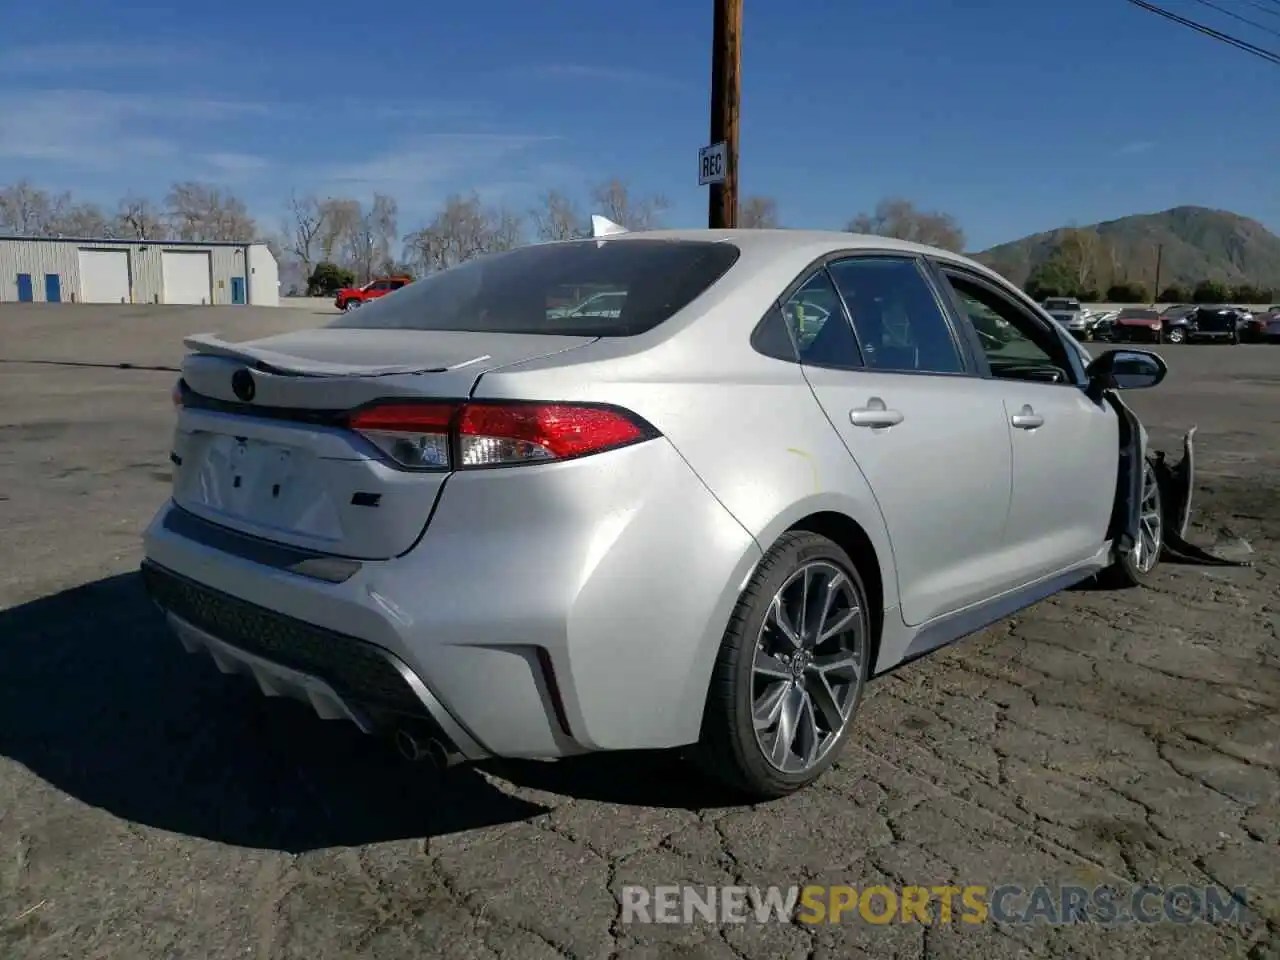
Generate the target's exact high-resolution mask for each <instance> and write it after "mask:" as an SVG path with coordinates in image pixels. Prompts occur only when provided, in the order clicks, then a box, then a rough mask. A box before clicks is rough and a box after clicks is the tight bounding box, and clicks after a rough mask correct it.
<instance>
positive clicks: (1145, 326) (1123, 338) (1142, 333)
mask: <svg viewBox="0 0 1280 960" xmlns="http://www.w3.org/2000/svg"><path fill="white" fill-rule="evenodd" d="M1110 339H1112V340H1114V341H1117V342H1119V343H1160V342H1161V341H1162V340H1164V321H1163V320H1161V318H1160V314H1159V313H1158V312H1156V311H1155V310H1148V309H1145V308H1143V307H1125V308H1124V309H1123V310H1121V311H1120V312H1119V313H1118V314H1117V315H1116V319H1115V323H1114V324H1113V325H1112V328H1111V331H1110Z"/></svg>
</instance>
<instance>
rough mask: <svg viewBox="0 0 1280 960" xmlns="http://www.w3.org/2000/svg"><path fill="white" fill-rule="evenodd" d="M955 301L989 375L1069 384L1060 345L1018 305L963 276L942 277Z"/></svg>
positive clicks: (950, 274)
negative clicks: (970, 326) (974, 336)
mask: <svg viewBox="0 0 1280 960" xmlns="http://www.w3.org/2000/svg"><path fill="white" fill-rule="evenodd" d="M945 276H946V278H947V282H948V283H950V284H951V289H952V290H954V291H955V294H956V299H958V300H959V301H960V306H961V308H962V309H963V310H964V312H965V315H966V316H967V317H968V319H969V322H970V323H971V324H973V327H974V329H975V330H976V331H977V333H978V340H979V341H980V342H981V343H982V350H983V353H985V354H986V356H987V363H988V364H989V365H990V367H991V374H992V376H995V377H1001V378H1004V379H1010V380H1027V379H1034V380H1046V381H1049V382H1059V383H1062V382H1069V381H1070V379H1071V378H1070V375H1069V372H1068V371H1069V369H1070V368H1069V366H1068V365H1067V363H1066V360H1065V357H1063V356H1062V349H1061V344H1055V342H1054V339H1053V334H1052V333H1050V332H1048V331H1046V330H1043V329H1042V328H1041V327H1040V326H1039V324H1037V323H1036V322H1035V321H1034V320H1032V319H1031V318H1030V317H1029V316H1027V314H1026V313H1024V312H1023V311H1022V310H1021V309H1019V308H1018V306H1017V305H1016V304H1014V303H1011V302H1010V301H1008V300H1006V299H1005V298H1004V297H1002V296H1000V295H999V294H997V293H995V292H994V291H992V290H990V289H989V288H987V287H986V286H984V285H982V284H979V283H973V282H971V281H968V280H966V279H965V278H964V277H962V276H958V275H956V274H952V273H946V274H945Z"/></svg>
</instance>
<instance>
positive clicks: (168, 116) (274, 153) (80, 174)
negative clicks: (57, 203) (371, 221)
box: [0, 83, 559, 224]
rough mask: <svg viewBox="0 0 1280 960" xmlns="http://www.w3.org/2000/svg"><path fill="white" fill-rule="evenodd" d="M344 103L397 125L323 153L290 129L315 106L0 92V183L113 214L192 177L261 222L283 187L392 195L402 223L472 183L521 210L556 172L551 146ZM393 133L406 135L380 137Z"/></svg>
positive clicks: (414, 113) (413, 113)
mask: <svg viewBox="0 0 1280 960" xmlns="http://www.w3.org/2000/svg"><path fill="white" fill-rule="evenodd" d="M344 106H345V108H346V109H345V110H344V112H349V113H362V112H363V111H376V110H378V109H382V110H384V111H387V112H388V114H389V113H395V114H396V115H397V116H398V117H399V118H400V119H399V120H398V121H397V122H395V123H388V124H385V125H381V126H380V125H378V124H374V126H373V127H371V128H370V129H369V131H367V132H366V133H365V134H364V135H362V136H361V137H358V138H357V139H356V140H355V141H354V142H350V143H343V144H337V145H333V146H331V147H329V148H326V146H325V140H324V139H323V138H318V137H317V136H316V135H315V134H314V132H307V133H301V134H295V133H294V132H293V131H301V130H305V129H307V128H312V127H313V124H312V123H311V119H312V117H313V116H314V115H315V114H316V112H317V111H319V110H320V105H318V104H312V103H298V104H286V103H280V102H277V103H261V102H256V101H252V102H251V101H238V100H233V99H226V98H216V97H199V96H191V97H183V96H179V95H173V94H144V93H118V92H115V93H109V92H103V91H93V90H78V89H43V90H42V89H25V90H24V89H18V88H17V86H16V85H8V86H6V85H4V84H3V83H0V184H3V183H5V182H10V181H14V180H17V179H20V178H31V179H33V180H35V181H37V182H38V183H39V185H40V186H43V187H46V188H48V189H52V190H57V191H61V190H69V191H71V193H72V194H73V195H75V196H77V197H79V198H81V199H85V200H91V201H96V202H99V203H103V204H105V205H107V206H111V205H112V204H114V202H115V198H117V197H119V196H122V195H124V194H125V193H130V192H137V193H143V194H147V195H150V196H152V197H153V198H155V199H159V198H160V196H162V195H163V193H164V192H165V190H166V189H167V187H168V185H169V184H171V183H173V182H175V181H180V180H188V179H192V180H202V181H206V182H210V183H214V184H218V185H220V186H225V187H227V188H229V189H231V190H233V191H235V192H236V193H238V194H240V195H242V196H243V197H244V198H245V199H246V201H248V202H249V203H250V204H251V206H252V207H253V208H254V210H255V212H257V213H259V214H261V215H266V213H267V212H269V211H271V210H272V209H273V208H274V209H277V210H278V209H279V208H280V207H281V206H282V205H283V204H284V202H285V200H286V199H287V197H288V196H289V194H290V191H293V190H296V191H298V192H300V193H309V192H313V191H314V192H316V193H318V194H320V195H326V194H327V195H331V196H349V197H353V198H355V199H359V200H362V201H367V200H369V199H370V198H371V197H372V195H373V194H374V193H375V192H381V193H388V194H391V195H393V196H395V197H396V199H397V201H398V203H399V206H400V210H401V216H402V219H403V220H404V222H405V223H406V224H408V223H412V222H414V221H416V220H418V219H421V218H423V217H429V216H431V215H432V213H433V211H434V210H435V209H437V208H438V207H439V205H440V204H441V203H442V202H443V201H444V199H445V198H446V197H447V196H449V195H450V194H452V193H467V192H470V191H471V190H473V189H477V190H478V189H480V188H481V187H483V188H484V194H485V197H486V200H487V201H488V202H499V199H502V200H509V201H510V202H511V203H512V204H513V205H515V206H519V205H520V204H521V203H522V202H523V199H524V196H525V195H529V196H532V195H534V194H536V193H537V192H538V191H539V190H541V189H545V188H546V187H547V186H554V185H555V183H553V182H552V180H554V179H555V178H554V174H555V173H556V172H557V171H558V169H559V168H557V167H556V166H555V164H554V162H553V161H554V159H555V158H554V156H552V157H548V156H547V151H546V149H545V148H546V147H547V146H548V145H552V144H554V143H555V141H557V140H558V139H559V138H557V137H554V136H546V135H541V134H536V133H521V132H515V133H502V132H478V133H470V132H442V133H429V132H423V133H419V134H417V135H414V134H413V133H412V131H414V130H419V131H421V130H424V129H425V130H430V127H431V126H435V127H437V129H438V128H439V127H441V126H443V122H442V121H441V119H440V118H439V117H436V118H434V120H433V119H432V113H433V111H434V110H436V109H437V108H436V107H434V106H433V105H432V104H429V103H422V104H417V103H406V104H394V103H392V104H385V103H384V104H379V103H378V102H372V103H365V104H360V103H358V102H354V101H352V102H348V103H346V104H345V105H344ZM438 109H439V110H440V112H441V115H447V114H448V113H449V112H451V111H453V112H456V108H454V107H451V106H449V105H444V106H441V107H439V108H438ZM473 122H474V120H473ZM446 129H448V128H446ZM454 129H455V130H456V129H457V128H456V127H455V128H454ZM488 129H489V130H490V131H492V130H493V128H492V127H489V128H488ZM397 136H400V137H403V139H401V140H399V141H395V140H393V141H392V142H390V143H388V142H387V138H388V137H397ZM328 149H331V150H332V151H333V154H334V156H333V157H332V158H331V157H327V156H326V151H327V150H328ZM338 157H342V158H343V159H341V160H339V159H337V158H338ZM347 158H349V159H347ZM556 182H559V181H556ZM274 215H275V214H271V216H274Z"/></svg>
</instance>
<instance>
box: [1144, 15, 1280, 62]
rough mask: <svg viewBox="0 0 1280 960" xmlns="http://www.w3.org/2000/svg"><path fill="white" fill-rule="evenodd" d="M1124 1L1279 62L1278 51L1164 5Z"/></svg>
mask: <svg viewBox="0 0 1280 960" xmlns="http://www.w3.org/2000/svg"><path fill="white" fill-rule="evenodd" d="M1126 2H1128V3H1131V4H1133V5H1134V6H1135V7H1139V8H1140V9H1142V10H1146V11H1147V12H1148V13H1154V14H1155V15H1156V16H1158V17H1163V18H1164V19H1166V20H1169V21H1171V22H1173V23H1176V24H1179V25H1180V26H1183V27H1186V28H1187V29H1189V30H1194V31H1195V32H1196V33H1198V34H1201V35H1202V36H1206V37H1209V38H1210V39H1213V40H1218V41H1220V42H1222V43H1225V44H1227V45H1228V46H1232V47H1235V48H1236V49H1237V50H1243V51H1244V52H1245V53H1249V54H1252V55H1253V56H1255V57H1260V58H1261V59H1263V60H1266V61H1268V62H1270V63H1274V64H1280V53H1275V52H1273V51H1271V50H1267V49H1265V48H1264V47H1259V46H1258V45H1256V44H1253V43H1249V42H1248V41H1247V40H1241V39H1240V38H1239V37H1233V36H1231V35H1229V34H1226V33H1223V32H1222V31H1220V30H1214V29H1213V28H1212V27H1207V26H1205V25H1204V24H1203V23H1197V22H1196V21H1194V20H1190V19H1188V18H1187V17H1183V16H1179V15H1178V14H1176V13H1173V12H1172V11H1170V10H1166V9H1164V7H1157V6H1156V5H1155V4H1154V3H1147V2H1146V0H1126Z"/></svg>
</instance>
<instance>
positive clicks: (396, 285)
mask: <svg viewBox="0 0 1280 960" xmlns="http://www.w3.org/2000/svg"><path fill="white" fill-rule="evenodd" d="M412 282H413V277H378V279H376V280H370V281H369V282H368V283H366V284H365V285H364V286H363V287H343V288H342V289H341V290H339V291H338V295H337V297H336V298H335V299H334V301H333V305H334V306H335V307H337V308H338V309H339V310H354V309H356V308H357V307H360V306H363V305H364V304H366V303H368V302H369V301H370V300H377V299H378V298H379V297H385V296H386V295H387V294H388V293H391V292H392V291H393V290H399V289H400V288H401V287H403V286H404V285H405V284H407V283H412Z"/></svg>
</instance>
